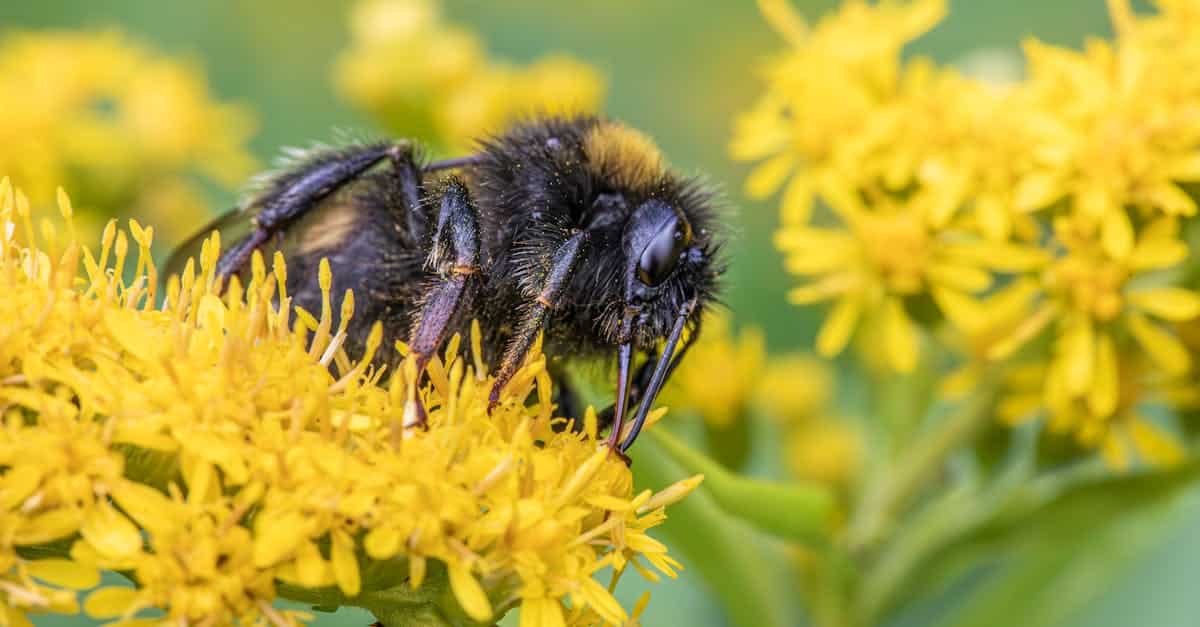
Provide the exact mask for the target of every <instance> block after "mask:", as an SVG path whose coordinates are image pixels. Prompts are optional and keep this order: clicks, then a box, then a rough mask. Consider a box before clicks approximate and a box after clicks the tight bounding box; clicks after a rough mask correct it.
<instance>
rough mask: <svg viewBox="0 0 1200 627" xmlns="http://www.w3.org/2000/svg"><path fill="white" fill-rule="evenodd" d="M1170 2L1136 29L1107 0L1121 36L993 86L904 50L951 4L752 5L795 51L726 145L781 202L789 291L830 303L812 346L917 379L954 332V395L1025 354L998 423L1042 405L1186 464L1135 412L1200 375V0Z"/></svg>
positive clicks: (1115, 457) (891, 0)
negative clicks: (1197, 333) (852, 353)
mask: <svg viewBox="0 0 1200 627" xmlns="http://www.w3.org/2000/svg"><path fill="white" fill-rule="evenodd" d="M1155 4H1156V5H1157V8H1158V11H1159V12H1158V13H1157V14H1154V15H1148V16H1141V15H1136V14H1135V13H1134V12H1133V11H1132V9H1131V8H1130V7H1129V5H1128V2H1127V1H1126V0H1110V2H1109V7H1110V13H1111V15H1112V19H1113V23H1114V25H1115V31H1116V37H1115V40H1114V41H1111V42H1109V41H1101V40H1091V41H1089V42H1087V44H1086V46H1085V48H1084V50H1083V51H1075V50H1069V49H1064V48H1059V47H1055V46H1051V45H1048V44H1045V43H1041V42H1037V41H1029V42H1027V43H1026V44H1025V52H1026V60H1027V64H1028V77H1027V78H1026V79H1025V80H1023V81H1020V82H1017V83H1013V84H1005V85H996V84H989V83H987V82H985V81H983V80H980V79H975V78H971V77H968V76H964V75H962V74H961V73H959V72H957V71H956V70H954V69H953V68H949V67H940V66H937V65H936V64H934V63H933V62H932V61H930V60H928V59H924V58H914V59H911V60H907V61H906V60H904V59H903V57H902V54H901V53H902V50H903V47H904V46H905V44H907V43H908V42H909V41H911V40H912V39H914V38H915V37H917V36H919V35H921V34H922V33H924V32H926V31H928V30H929V29H930V28H932V27H933V26H934V25H936V24H937V23H938V21H940V19H941V18H942V17H943V16H944V14H945V2H944V0H912V1H911V2H910V1H901V0H882V1H881V2H879V3H878V4H868V3H867V2H865V1H863V0H848V1H847V2H846V3H845V4H844V5H843V7H842V9H841V10H840V12H838V13H837V14H836V15H833V16H830V17H827V18H825V19H824V20H822V21H821V22H819V23H818V24H816V25H815V26H814V27H811V28H810V27H809V26H808V25H807V24H806V23H805V21H804V20H803V19H802V18H801V17H799V15H798V14H796V13H795V12H794V11H793V10H792V9H791V8H790V7H789V6H788V5H787V3H786V2H785V0H761V2H760V6H761V7H762V9H763V13H764V15H765V16H766V17H767V19H768V21H770V22H771V24H772V25H773V26H774V27H775V29H776V30H777V31H778V32H779V33H780V34H781V35H782V36H783V37H784V38H785V39H786V40H787V42H788V44H789V45H790V48H789V49H788V50H787V51H786V52H785V53H783V54H782V55H780V56H779V57H778V58H777V59H775V60H774V61H772V62H771V63H770V64H769V65H768V67H767V80H768V86H767V90H766V93H765V94H764V95H763V96H762V97H761V98H760V100H759V101H758V103H757V104H756V105H755V106H754V107H753V108H752V109H751V110H750V111H748V112H747V113H745V114H744V115H743V116H742V117H741V118H740V119H739V120H738V121H737V127H736V133H735V138H734V141H733V144H732V152H733V155H734V156H735V157H736V158H738V159H744V160H763V162H762V163H761V164H760V165H758V166H757V168H756V169H755V171H754V172H753V173H752V174H751V175H750V177H749V178H748V180H747V190H748V193H750V194H751V195H753V196H758V197H764V196H767V195H769V194H772V193H774V192H775V191H776V190H778V189H780V188H782V189H783V194H782V200H781V204H782V210H781V214H782V227H781V229H780V230H779V232H778V234H777V238H776V242H777V244H778V246H779V248H780V249H781V250H782V251H783V252H784V254H785V258H786V259H785V263H786V267H787V269H788V271H789V272H791V273H794V274H796V275H799V276H801V277H804V284H803V285H801V286H800V287H797V288H795V289H794V290H793V291H792V292H791V293H790V295H789V298H790V300H791V301H792V302H794V303H797V304H802V305H808V304H813V303H819V302H831V303H832V307H831V309H830V310H829V313H828V315H827V316H826V318H825V322H824V324H823V326H822V328H821V331H820V333H819V336H818V339H817V349H818V351H819V352H820V353H821V354H823V355H826V356H833V355H836V354H838V353H839V352H841V351H842V350H843V348H844V347H845V346H846V345H847V344H848V343H849V342H850V341H851V340H852V339H853V338H854V337H856V336H857V338H858V339H859V340H860V341H861V346H862V347H863V349H864V350H865V351H866V353H867V355H866V356H867V361H868V362H871V363H873V364H882V365H883V366H884V367H886V368H888V369H890V370H893V371H899V372H902V373H907V372H912V371H914V369H915V368H916V366H917V365H918V363H919V362H920V361H921V359H922V355H923V354H925V353H926V352H927V351H926V350H924V347H928V346H930V345H932V344H934V343H935V342H936V341H937V340H938V339H939V338H941V337H943V336H945V335H946V334H942V333H931V332H930V331H932V330H933V326H934V325H936V324H937V323H939V322H940V321H941V320H945V321H948V322H949V323H950V325H951V326H952V327H953V328H954V329H955V334H954V336H955V341H953V342H949V343H948V347H949V348H950V349H952V350H953V351H954V352H957V353H958V354H959V355H960V356H961V357H963V358H964V360H965V361H966V362H967V365H966V367H965V369H964V370H963V371H961V372H959V373H956V374H955V375H954V376H953V377H952V378H951V380H948V381H947V384H948V385H947V387H948V388H953V389H956V390H958V391H962V390H964V389H968V388H970V387H971V386H972V385H974V384H976V383H978V382H979V381H980V380H981V379H980V377H979V375H980V374H981V373H983V372H986V371H989V370H992V369H995V368H996V367H997V365H998V364H1000V363H1007V362H1011V361H1014V360H1015V361H1019V362H1022V363H1023V364H1024V365H1026V366H1030V367H1033V368H1035V369H1039V372H1041V373H1042V376H1040V377H1033V378H1032V379H1031V380H1032V381H1033V382H1034V384H1033V388H1032V389H1028V388H1027V389H1026V390H1025V392H1026V394H1025V396H1024V397H1023V398H1024V399H1025V400H1023V401H1017V400H1015V398H1016V397H1019V396H1020V395H1019V394H1018V395H1017V396H1015V397H1014V398H1009V399H1007V400H1005V401H1004V405H1005V406H1006V408H1007V409H1006V411H1004V412H1002V413H1005V414H1006V415H1007V419H1009V420H1014V421H1019V420H1025V419H1028V418H1030V417H1031V416H1034V415H1036V414H1037V412H1038V410H1045V411H1046V412H1047V413H1048V414H1049V415H1050V420H1049V424H1050V425H1051V427H1052V428H1054V429H1057V430H1061V431H1064V432H1069V433H1072V434H1074V435H1075V436H1076V437H1077V439H1078V441H1079V442H1080V443H1081V444H1083V445H1085V446H1087V447H1099V448H1101V449H1102V450H1103V451H1104V454H1105V457H1106V458H1107V459H1108V460H1109V461H1110V462H1111V463H1112V464H1113V465H1115V466H1118V467H1124V466H1126V465H1128V464H1129V462H1130V460H1131V459H1133V457H1134V455H1133V454H1134V453H1136V454H1137V456H1138V457H1139V458H1140V459H1142V460H1143V461H1148V462H1154V463H1169V462H1172V461H1175V460H1177V459H1179V458H1180V457H1181V455H1182V452H1181V449H1180V448H1179V445H1178V443H1176V442H1174V441H1173V440H1172V438H1171V437H1170V436H1169V435H1168V434H1167V432H1166V431H1164V430H1163V429H1162V428H1161V425H1156V424H1154V423H1153V422H1152V421H1149V420H1147V419H1145V418H1144V417H1143V412H1140V411H1139V410H1138V406H1139V405H1141V404H1144V403H1146V402H1150V401H1160V402H1167V403H1168V404H1171V401H1170V400H1169V399H1171V398H1178V395H1177V394H1161V395H1160V394H1151V393H1149V392H1150V390H1151V389H1154V390H1164V389H1168V388H1171V385H1172V384H1171V381H1173V380H1178V379H1179V378H1181V377H1185V376H1187V375H1188V374H1189V373H1191V372H1193V370H1192V368H1193V361H1194V359H1193V357H1194V355H1193V352H1192V351H1189V350H1188V348H1187V347H1186V346H1185V344H1184V343H1183V342H1181V341H1180V339H1179V337H1178V329H1177V325H1179V324H1184V323H1188V322H1189V321H1193V320H1195V319H1196V318H1197V317H1198V316H1200V293H1198V292H1197V291H1196V290H1195V289H1194V287H1193V286H1187V285H1184V284H1182V281H1183V280H1184V279H1185V277H1186V276H1187V275H1186V273H1185V272H1182V271H1181V270H1182V269H1184V268H1186V264H1187V263H1189V262H1190V261H1191V259H1190V256H1189V250H1188V244H1187V242H1186V240H1185V238H1184V236H1183V235H1182V230H1183V229H1182V226H1183V224H1184V223H1186V222H1188V221H1189V219H1190V218H1192V217H1193V216H1194V215H1195V214H1196V208H1197V205H1196V200H1195V198H1194V196H1193V194H1192V193H1191V191H1190V189H1191V188H1189V187H1188V185H1187V183H1190V182H1193V181H1198V180H1200V104H1197V103H1200V79H1197V78H1196V77H1195V75H1194V74H1195V73H1194V71H1193V70H1192V69H1191V68H1192V67H1194V66H1193V65H1192V62H1193V61H1194V60H1197V59H1200V43H1198V42H1200V19H1197V16H1198V15H1200V2H1197V1H1196V0H1161V1H1158V2H1156V3H1155ZM817 199H819V200H820V201H821V203H822V204H823V205H824V206H827V207H828V208H829V209H830V210H831V213H832V215H831V216H830V217H829V218H827V217H826V216H825V214H824V213H815V212H814V207H815V206H816V205H815V202H816V200H817Z"/></svg>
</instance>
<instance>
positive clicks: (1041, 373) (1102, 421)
mask: <svg viewBox="0 0 1200 627" xmlns="http://www.w3.org/2000/svg"><path fill="white" fill-rule="evenodd" d="M1117 367H1118V375H1117V376H1118V377H1119V379H1120V383H1121V385H1120V387H1119V389H1118V390H1117V399H1116V402H1115V407H1114V409H1113V410H1112V411H1111V412H1110V413H1107V414H1100V413H1097V412H1096V411H1095V410H1094V409H1093V408H1092V407H1091V406H1090V405H1089V403H1088V402H1087V399H1086V398H1081V397H1078V396H1075V397H1071V396H1065V395H1064V394H1063V391H1062V390H1061V389H1055V388H1049V387H1048V386H1047V382H1046V379H1047V378H1049V377H1053V376H1054V373H1053V368H1054V365H1053V364H1046V363H1033V364H1028V365H1025V366H1021V367H1019V368H1016V369H1014V370H1013V371H1012V372H1011V373H1010V374H1009V376H1008V377H1006V379H1005V382H1004V384H1005V388H1004V395H1003V397H1002V400H1001V402H1000V403H999V405H998V407H997V413H998V414H999V417H1000V419H1001V420H1003V421H1004V422H1006V423H1008V424H1012V425H1018V424H1022V423H1024V422H1027V421H1028V420H1031V419H1033V418H1035V417H1037V416H1038V415H1039V410H1041V409H1043V408H1044V409H1045V410H1046V413H1047V428H1048V429H1049V430H1050V431H1051V432H1053V433H1064V434H1070V435H1073V436H1074V438H1075V441H1076V442H1077V443H1078V444H1079V445H1080V446H1083V447H1085V448H1089V449H1098V450H1099V451H1100V453H1101V454H1102V455H1103V457H1104V460H1105V461H1106V462H1107V463H1108V465H1109V466H1111V467H1113V468H1116V469H1118V470H1125V469H1128V468H1129V467H1130V466H1131V465H1132V463H1133V460H1134V459H1138V460H1140V461H1141V462H1142V463H1145V464H1149V465H1152V466H1171V465H1174V464H1178V463H1180V462H1181V461H1183V460H1184V459H1185V458H1186V455H1187V452H1186V449H1185V448H1184V444H1183V443H1182V442H1181V441H1180V439H1179V437H1178V436H1177V435H1175V434H1173V433H1172V432H1171V431H1169V430H1166V429H1163V428H1162V427H1161V426H1160V425H1159V424H1158V423H1157V422H1156V421H1154V420H1151V419H1150V418H1149V417H1148V416H1149V414H1148V412H1147V409H1148V408H1149V407H1150V406H1151V405H1152V404H1155V403H1157V404H1159V405H1166V406H1168V407H1172V408H1180V407H1181V405H1180V404H1179V403H1178V402H1176V401H1177V399H1178V398H1180V397H1186V396H1191V395H1193V394H1191V393H1190V390H1191V389H1192V387H1193V385H1194V384H1192V383H1191V382H1189V381H1187V380H1186V379H1178V378H1174V379H1173V378H1169V377H1162V376H1161V375H1156V374H1155V368H1153V367H1152V366H1148V364H1147V363H1146V362H1145V361H1144V360H1141V359H1139V358H1138V357H1137V356H1126V357H1124V358H1122V359H1121V360H1119V363H1118V364H1117ZM1135 456H1136V457H1135Z"/></svg>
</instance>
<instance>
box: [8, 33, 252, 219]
mask: <svg viewBox="0 0 1200 627" xmlns="http://www.w3.org/2000/svg"><path fill="white" fill-rule="evenodd" d="M0 102H3V103H4V115H3V116H0V145H3V146H4V150H3V151H2V152H0V176H2V175H7V176H9V177H11V178H12V180H14V181H18V182H20V183H21V185H22V187H23V188H24V189H26V190H27V192H28V193H29V195H30V198H31V200H32V201H33V202H34V204H35V205H41V204H47V203H52V202H53V194H54V189H55V187H56V186H57V185H59V184H67V185H68V186H69V187H71V189H73V190H75V191H76V194H77V197H76V201H77V202H78V203H79V206H80V215H79V216H78V219H79V220H78V221H79V224H78V226H79V227H80V229H81V230H82V231H84V232H85V233H86V234H88V236H89V237H92V236H95V235H98V234H99V231H100V227H102V226H103V223H104V220H106V219H107V218H108V217H109V216H112V215H131V216H134V217H138V218H141V219H143V220H144V219H145V218H147V217H149V216H154V217H155V218H156V222H157V223H159V225H160V228H165V229H167V231H166V232H165V234H160V237H161V236H162V235H165V237H166V238H167V240H168V241H176V240H178V239H181V238H182V237H183V236H185V235H187V234H188V233H187V231H190V230H191V229H192V228H194V225H195V224H197V223H200V222H203V221H204V220H205V218H204V216H206V215H207V213H208V212H207V209H206V207H205V205H204V204H203V202H202V199H201V195H200V191H199V189H200V188H199V186H198V181H197V180H196V178H197V177H198V176H199V177H203V178H206V179H208V180H211V181H214V182H216V183H218V184H220V185H223V186H233V185H235V184H237V183H239V182H240V181H241V180H242V178H243V177H245V176H246V175H248V174H249V173H251V172H252V171H253V170H254V168H255V167H256V166H255V163H254V159H253V158H252V157H251V156H250V154H249V153H248V152H247V150H246V142H247V141H248V139H249V137H250V135H251V133H252V132H253V130H254V125H255V124H254V120H253V116H252V115H251V114H250V112H249V111H248V110H247V109H245V108H244V107H242V106H240V105H232V104H227V103H222V102H217V101H215V100H214V99H213V97H212V96H211V95H210V90H209V86H208V84H207V81H206V80H205V78H204V75H203V72H202V71H201V70H200V69H199V68H198V67H196V66H195V65H193V64H190V63H182V62H179V61H175V60H171V59H168V58H165V57H163V56H161V55H160V54H158V53H156V52H154V51H152V50H150V49H148V48H146V47H144V46H142V45H140V44H138V43H136V42H133V41H130V40H129V39H128V38H126V37H125V36H123V35H121V34H120V33H117V32H94V33H88V32H68V31H61V32H56V31H49V32H13V33H10V34H7V35H5V36H4V37H3V38H0ZM118 212H120V213H119V214H118Z"/></svg>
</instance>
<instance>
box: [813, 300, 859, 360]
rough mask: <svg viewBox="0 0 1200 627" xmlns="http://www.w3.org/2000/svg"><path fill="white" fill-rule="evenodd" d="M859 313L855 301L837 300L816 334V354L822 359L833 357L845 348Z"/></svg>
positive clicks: (857, 304)
mask: <svg viewBox="0 0 1200 627" xmlns="http://www.w3.org/2000/svg"><path fill="white" fill-rule="evenodd" d="M861 311H862V306H861V305H860V304H859V301H858V300H857V299H855V298H853V297H847V296H843V297H842V298H840V299H838V302H837V303H836V304H835V305H834V306H833V309H832V310H831V311H830V312H829V313H828V314H827V315H826V316H825V322H824V324H822V325H821V331H820V332H819V333H818V334H817V352H818V353H820V354H821V356H822V357H834V356H836V355H837V354H838V353H840V352H842V349H844V348H846V343H847V342H849V341H850V335H851V334H852V333H854V326H855V325H856V324H857V323H858V316H859V314H860V313H861Z"/></svg>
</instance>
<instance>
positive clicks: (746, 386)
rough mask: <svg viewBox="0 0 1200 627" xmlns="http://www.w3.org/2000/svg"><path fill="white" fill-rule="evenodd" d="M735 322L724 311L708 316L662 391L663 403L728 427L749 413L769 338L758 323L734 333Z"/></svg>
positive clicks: (716, 424)
mask: <svg viewBox="0 0 1200 627" xmlns="http://www.w3.org/2000/svg"><path fill="white" fill-rule="evenodd" d="M732 326H733V325H732V323H731V321H730V319H729V316H728V314H726V313H725V312H723V311H722V312H714V313H710V314H709V315H708V316H707V317H706V318H705V319H704V327H703V328H704V331H703V333H701V334H700V339H699V340H697V341H696V344H695V345H694V346H692V348H691V349H690V350H689V351H688V357H687V359H686V360H685V361H684V362H683V363H682V364H681V365H680V366H679V369H678V371H677V372H676V373H675V374H673V375H672V376H671V379H670V382H669V383H668V385H667V388H666V390H664V392H663V401H662V402H663V404H664V405H666V406H668V407H670V408H672V409H675V410H681V411H689V412H695V413H696V414H699V415H700V416H701V417H703V418H704V420H705V421H706V422H707V423H709V424H710V425H712V426H714V427H728V426H730V425H732V424H733V423H734V422H736V421H738V420H741V419H742V418H743V417H744V412H745V411H746V408H747V404H748V403H749V402H750V399H751V397H752V395H753V394H754V392H755V389H756V386H757V383H756V379H755V377H754V376H753V374H754V373H758V372H761V371H762V369H763V364H764V362H765V361H766V356H767V353H766V350H767V349H766V340H765V338H764V337H763V333H762V330H761V329H759V328H757V327H748V328H744V329H742V330H741V331H739V332H738V333H737V334H736V335H735V334H734V332H733V328H732Z"/></svg>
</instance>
